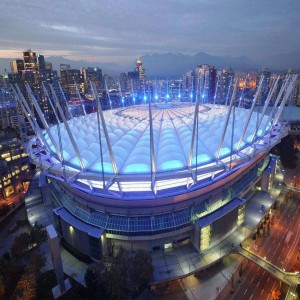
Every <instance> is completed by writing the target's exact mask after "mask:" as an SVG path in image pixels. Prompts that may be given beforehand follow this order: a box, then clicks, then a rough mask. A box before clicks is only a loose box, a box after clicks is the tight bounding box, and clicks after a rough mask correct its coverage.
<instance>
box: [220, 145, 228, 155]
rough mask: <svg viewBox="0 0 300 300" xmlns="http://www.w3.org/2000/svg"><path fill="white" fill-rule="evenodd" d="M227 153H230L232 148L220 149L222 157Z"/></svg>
mask: <svg viewBox="0 0 300 300" xmlns="http://www.w3.org/2000/svg"><path fill="white" fill-rule="evenodd" d="M227 154H230V149H229V148H228V147H223V148H222V149H221V151H220V157H224V156H226V155H227Z"/></svg>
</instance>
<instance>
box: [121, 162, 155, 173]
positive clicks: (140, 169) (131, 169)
mask: <svg viewBox="0 0 300 300" xmlns="http://www.w3.org/2000/svg"><path fill="white" fill-rule="evenodd" d="M149 171H150V169H149V167H148V165H145V164H131V165H128V166H126V167H125V169H124V173H128V174H130V173H147V172H149Z"/></svg>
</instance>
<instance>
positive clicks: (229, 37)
mask: <svg viewBox="0 0 300 300" xmlns="http://www.w3.org/2000/svg"><path fill="white" fill-rule="evenodd" d="M16 7H18V10H19V11H22V14H16V13H15V9H16ZM0 8H1V10H0V11H1V12H0V15H1V18H2V20H3V23H4V24H5V26H2V29H0V30H1V38H0V40H1V45H2V47H1V48H0V57H1V58H13V57H19V53H21V52H22V51H24V50H26V49H29V48H32V49H35V51H36V52H38V53H39V52H41V53H43V54H44V55H45V56H46V57H47V56H64V57H66V58H69V59H73V60H79V59H85V60H89V61H102V62H117V63H120V64H124V63H128V62H130V61H133V60H134V59H135V58H136V57H138V56H141V55H144V54H152V53H168V52H173V53H178V52H180V53H183V54H188V55H194V54H196V53H198V52H206V53H209V54H211V55H218V56H226V55H230V56H233V57H234V56H240V55H246V56H248V57H250V58H251V59H255V60H260V59H262V58H264V57H265V56H266V55H277V54H281V53H288V52H295V51H297V50H298V49H299V46H300V42H299V39H296V38H295V37H296V36H297V32H298V33H299V28H300V26H299V25H300V21H299V18H298V17H297V11H298V9H299V3H298V2H297V1H294V0H291V1H288V2H285V3H284V4H283V3H282V2H281V1H273V2H272V5H270V4H269V2H268V1H263V2H261V1H253V2H251V3H246V4H245V3H242V2H240V3H239V2H237V3H235V2H234V1H229V2H228V1H227V2H226V3H225V2H222V1H214V2H211V1H196V2H190V3H188V4H187V3H186V2H183V1H176V2H169V1H166V2H164V3H159V2H157V1H154V2H153V1H152V2H151V4H150V3H146V2H140V1H130V2H129V3H128V2H126V3H125V2H122V1H114V2H113V3H110V2H108V1H104V2H102V3H101V5H100V4H98V3H97V2H96V1H94V2H91V1H90V2H89V3H85V2H83V1H82V2H76V4H74V3H72V1H68V2H65V3H63V4H62V3H60V2H57V3H56V1H54V2H51V4H48V3H47V4H46V3H43V2H38V1H31V2H30V3H26V4H25V3H24V4H23V3H19V2H17V1H7V0H4V1H2V3H1V4H0ZM49 12H50V13H49ZM87 21H88V22H87ZM291 28H293V30H290V29H291ZM298 35H299V34H298Z"/></svg>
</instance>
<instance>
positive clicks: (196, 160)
mask: <svg viewBox="0 0 300 300" xmlns="http://www.w3.org/2000/svg"><path fill="white" fill-rule="evenodd" d="M209 161H211V158H210V157H209V156H208V155H207V154H200V155H198V156H197V157H196V156H194V157H193V160H192V164H193V166H194V165H196V163H197V165H199V164H203V163H206V162H209Z"/></svg>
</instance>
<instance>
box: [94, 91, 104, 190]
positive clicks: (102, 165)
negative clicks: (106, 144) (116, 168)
mask: <svg viewBox="0 0 300 300" xmlns="http://www.w3.org/2000/svg"><path fill="white" fill-rule="evenodd" d="M92 89H93V90H94V87H92ZM96 101H97V124H98V135H99V146H100V159H101V171H102V172H101V173H102V184H103V189H104V188H105V179H104V164H103V148H102V137H101V127H100V105H101V104H100V100H99V98H97V99H96Z"/></svg>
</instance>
